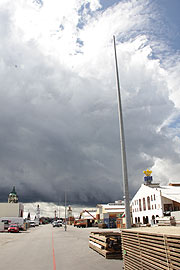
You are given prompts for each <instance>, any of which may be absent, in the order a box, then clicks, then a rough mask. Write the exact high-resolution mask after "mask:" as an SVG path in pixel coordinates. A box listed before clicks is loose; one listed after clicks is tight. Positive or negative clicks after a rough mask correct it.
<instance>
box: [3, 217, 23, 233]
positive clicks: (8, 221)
mask: <svg viewBox="0 0 180 270" xmlns="http://www.w3.org/2000/svg"><path fill="white" fill-rule="evenodd" d="M0 222H3V223H4V229H5V230H7V229H8V228H9V225H10V224H17V225H18V227H19V229H20V230H24V219H23V218H22V217H1V218H0Z"/></svg>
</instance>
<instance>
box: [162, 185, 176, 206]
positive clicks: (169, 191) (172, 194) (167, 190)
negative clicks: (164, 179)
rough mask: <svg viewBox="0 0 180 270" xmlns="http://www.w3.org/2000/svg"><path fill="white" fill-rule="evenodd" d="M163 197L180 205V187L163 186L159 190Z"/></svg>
mask: <svg viewBox="0 0 180 270" xmlns="http://www.w3.org/2000/svg"><path fill="white" fill-rule="evenodd" d="M158 190H160V191H161V194H162V196H163V197H166V198H168V199H170V200H172V201H176V202H178V203H180V187H176V186H161V187H160V188H158Z"/></svg>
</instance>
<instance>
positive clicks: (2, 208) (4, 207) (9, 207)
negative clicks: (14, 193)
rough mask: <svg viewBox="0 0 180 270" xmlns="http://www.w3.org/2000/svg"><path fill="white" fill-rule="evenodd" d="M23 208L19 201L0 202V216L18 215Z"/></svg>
mask: <svg viewBox="0 0 180 270" xmlns="http://www.w3.org/2000/svg"><path fill="white" fill-rule="evenodd" d="M23 208H24V207H23V204H21V203H0V217H19V216H20V210H23Z"/></svg>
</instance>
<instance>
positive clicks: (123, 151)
mask: <svg viewBox="0 0 180 270" xmlns="http://www.w3.org/2000/svg"><path fill="white" fill-rule="evenodd" d="M113 40H114V53H115V63H116V77H117V78H116V79H117V93H118V109H119V129H120V143H121V159H122V172H123V187H124V202H125V218H126V228H127V229H129V228H131V215H130V205H129V188H128V173H127V162H126V148H125V136H124V126H123V114H122V105H121V93H120V82H119V72H118V63H117V53H116V40H115V36H113Z"/></svg>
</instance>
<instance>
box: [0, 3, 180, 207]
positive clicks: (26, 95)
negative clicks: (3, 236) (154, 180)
mask: <svg viewBox="0 0 180 270" xmlns="http://www.w3.org/2000/svg"><path fill="white" fill-rule="evenodd" d="M121 5H123V4H121ZM43 7H44V6H42V7H41V9H43ZM130 8H131V7H130ZM132 9H133V7H132ZM110 11H111V9H110ZM135 11H136V12H139V11H138V9H137V10H136V8H135V10H134V12H135ZM11 12H12V11H11ZM11 12H10V11H9V10H8V9H5V8H4V9H3V10H2V11H1V13H0V38H1V44H0V75H1V76H0V84H1V89H0V108H1V113H0V126H1V129H0V183H1V191H0V200H1V201H4V200H5V198H6V196H7V193H8V192H9V191H10V190H11V188H12V186H13V185H15V186H16V189H17V192H18V194H19V196H20V200H21V201H26V202H29V201H48V202H52V201H54V202H57V201H59V200H60V201H61V202H63V200H64V192H65V189H66V190H67V193H68V198H69V202H70V203H86V204H91V205H92V204H96V203H97V202H109V201H113V200H117V199H122V196H123V192H122V191H123V185H122V176H121V158H120V143H119V127H118V114H117V101H116V85H115V74H114V62H113V60H114V58H113V55H112V53H111V54H110V53H109V51H108V49H107V51H106V52H107V54H106V55H107V59H108V60H107V59H105V57H104V56H103V55H102V54H101V52H99V59H100V60H99V61H100V62H98V60H97V59H96V61H97V62H96V64H95V65H94V59H93V58H92V61H91V59H88V58H85V61H84V66H83V64H82V63H83V62H82V63H81V64H80V66H79V67H77V69H76V68H74V69H73V68H69V67H68V66H67V65H63V63H62V62H63V61H62V62H61V61H60V60H59V59H57V58H56V54H55V55H54V57H53V56H52V55H51V54H49V55H47V53H45V52H44V51H43V50H42V49H41V47H40V45H39V43H38V40H36V39H29V40H28V41H23V40H21V38H22V37H23V34H22V33H21V31H17V29H16V27H15V23H14V20H13V19H14V17H13V15H12V14H11ZM144 12H145V11H144ZM98 16H99V17H100V18H101V16H100V14H99V15H98ZM103 16H105V15H103ZM108 16H109V14H108ZM111 16H113V14H111ZM115 18H116V16H115ZM107 19H108V18H107ZM118 20H119V18H118ZM97 21H98V17H97ZM140 22H141V20H140ZM2 25H3V27H2ZM138 27H139V26H138ZM146 27H147V25H146ZM151 27H152V26H151ZM126 28H127V26H125V29H126ZM64 31H65V29H64ZM112 31H113V28H112ZM127 31H128V29H127ZM143 34H144V33H143ZM133 35H134V34H133ZM138 38H139V32H137V37H136V38H135V39H131V38H130V39H129V40H127V41H126V42H124V43H122V44H121V43H119V44H118V55H119V58H120V59H121V60H122V63H123V64H122V65H120V74H121V78H122V80H121V84H122V96H123V99H122V100H123V109H124V120H125V131H126V146H127V157H128V165H129V183H130V184H129V185H130V192H131V196H133V194H134V192H135V190H136V189H137V186H138V185H139V184H140V183H141V182H142V178H143V174H142V171H143V170H144V169H146V168H147V167H148V168H150V167H153V166H154V164H155V160H156V159H164V160H171V161H174V162H175V163H176V164H177V163H179V154H178V153H177V152H176V151H175V150H174V143H173V141H172V137H171V133H168V132H167V130H168V131H169V128H168V125H165V126H164V127H163V128H160V127H161V125H162V124H163V123H164V122H165V121H166V120H167V119H169V118H170V117H171V115H173V114H174V113H175V112H176V111H177V110H178V109H177V108H175V107H174V103H173V102H172V100H170V99H169V91H170V90H169V85H168V82H167V80H166V76H165V75H164V72H170V71H169V70H168V69H167V70H165V69H162V68H161V66H160V63H159V62H158V61H156V60H155V59H149V57H148V55H149V54H148V53H146V49H147V50H148V49H149V44H147V45H144V46H141V45H142V43H143V42H142V43H141V41H138ZM111 42H112V40H111ZM137 42H139V43H140V46H139V47H138V46H134V45H133V44H135V43H137ZM85 44H86V42H85ZM83 46H85V45H83ZM130 47H132V49H128V48H130ZM135 47H137V48H135ZM126 48H127V49H126ZM82 52H83V48H82ZM83 56H84V57H86V56H87V55H86V53H84V54H83ZM72 59H73V61H74V58H73V56H72ZM67 61H69V58H68V59H67ZM79 61H81V60H80V59H79ZM107 62H108V64H109V65H107ZM102 67H103V68H102ZM93 69H94V70H93ZM101 69H102V70H101ZM92 70H93V72H94V74H96V73H97V76H95V75H93V73H92ZM83 72H84V73H83ZM158 128H159V130H158ZM5 194H6V195H5Z"/></svg>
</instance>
